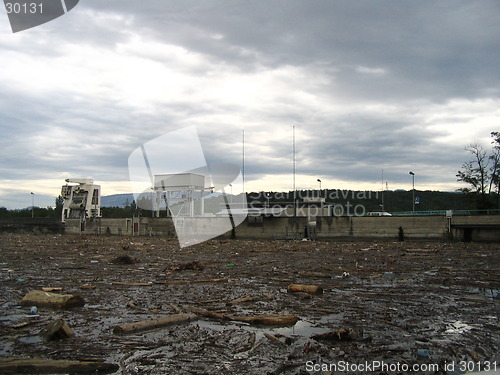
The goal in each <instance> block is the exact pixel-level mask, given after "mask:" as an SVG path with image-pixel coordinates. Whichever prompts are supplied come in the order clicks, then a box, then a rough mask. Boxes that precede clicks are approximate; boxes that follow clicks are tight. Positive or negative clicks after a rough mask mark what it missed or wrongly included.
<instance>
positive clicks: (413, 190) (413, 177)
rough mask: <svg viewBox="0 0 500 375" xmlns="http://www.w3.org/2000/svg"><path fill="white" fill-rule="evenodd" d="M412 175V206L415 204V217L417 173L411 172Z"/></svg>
mask: <svg viewBox="0 0 500 375" xmlns="http://www.w3.org/2000/svg"><path fill="white" fill-rule="evenodd" d="M410 175H411V179H412V185H413V189H412V192H413V194H412V197H413V198H412V199H413V201H412V204H413V206H412V207H413V214H414V215H415V173H413V172H412V171H410Z"/></svg>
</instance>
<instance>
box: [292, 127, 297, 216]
mask: <svg viewBox="0 0 500 375" xmlns="http://www.w3.org/2000/svg"><path fill="white" fill-rule="evenodd" d="M292 135H293V136H292V159H293V163H292V164H293V214H294V216H297V189H296V187H295V125H293V127H292Z"/></svg>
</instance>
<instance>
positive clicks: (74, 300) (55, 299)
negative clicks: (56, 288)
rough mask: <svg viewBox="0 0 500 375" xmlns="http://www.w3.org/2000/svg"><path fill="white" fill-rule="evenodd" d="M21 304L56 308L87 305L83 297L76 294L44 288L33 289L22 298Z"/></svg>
mask: <svg viewBox="0 0 500 375" xmlns="http://www.w3.org/2000/svg"><path fill="white" fill-rule="evenodd" d="M21 305H23V306H29V305H36V306H46V307H53V308H56V309H69V308H72V307H81V306H84V305H85V301H84V300H83V298H82V297H80V296H78V295H75V294H56V293H50V292H44V291H42V290H32V291H31V292H29V293H28V294H26V295H25V296H24V297H23V299H22V300H21Z"/></svg>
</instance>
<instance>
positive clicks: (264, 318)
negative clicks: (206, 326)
mask: <svg viewBox="0 0 500 375" xmlns="http://www.w3.org/2000/svg"><path fill="white" fill-rule="evenodd" d="M186 310H188V311H191V312H193V313H195V314H199V315H203V316H206V317H209V318H214V319H219V320H233V321H237V322H245V323H249V324H252V325H263V326H276V327H278V326H292V325H294V324H295V323H297V321H298V320H299V318H297V317H296V316H295V315H292V314H269V315H250V316H235V315H228V314H221V313H217V312H213V311H207V310H202V309H199V308H197V307H186Z"/></svg>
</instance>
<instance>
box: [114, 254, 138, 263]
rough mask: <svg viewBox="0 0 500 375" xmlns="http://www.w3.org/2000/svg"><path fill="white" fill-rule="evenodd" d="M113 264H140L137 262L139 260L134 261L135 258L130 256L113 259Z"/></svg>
mask: <svg viewBox="0 0 500 375" xmlns="http://www.w3.org/2000/svg"><path fill="white" fill-rule="evenodd" d="M111 263H113V264H121V265H126V264H136V263H139V262H138V261H137V259H134V258H132V257H130V256H129V255H120V256H118V257H116V258H115V259H113V261H112V262H111Z"/></svg>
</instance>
